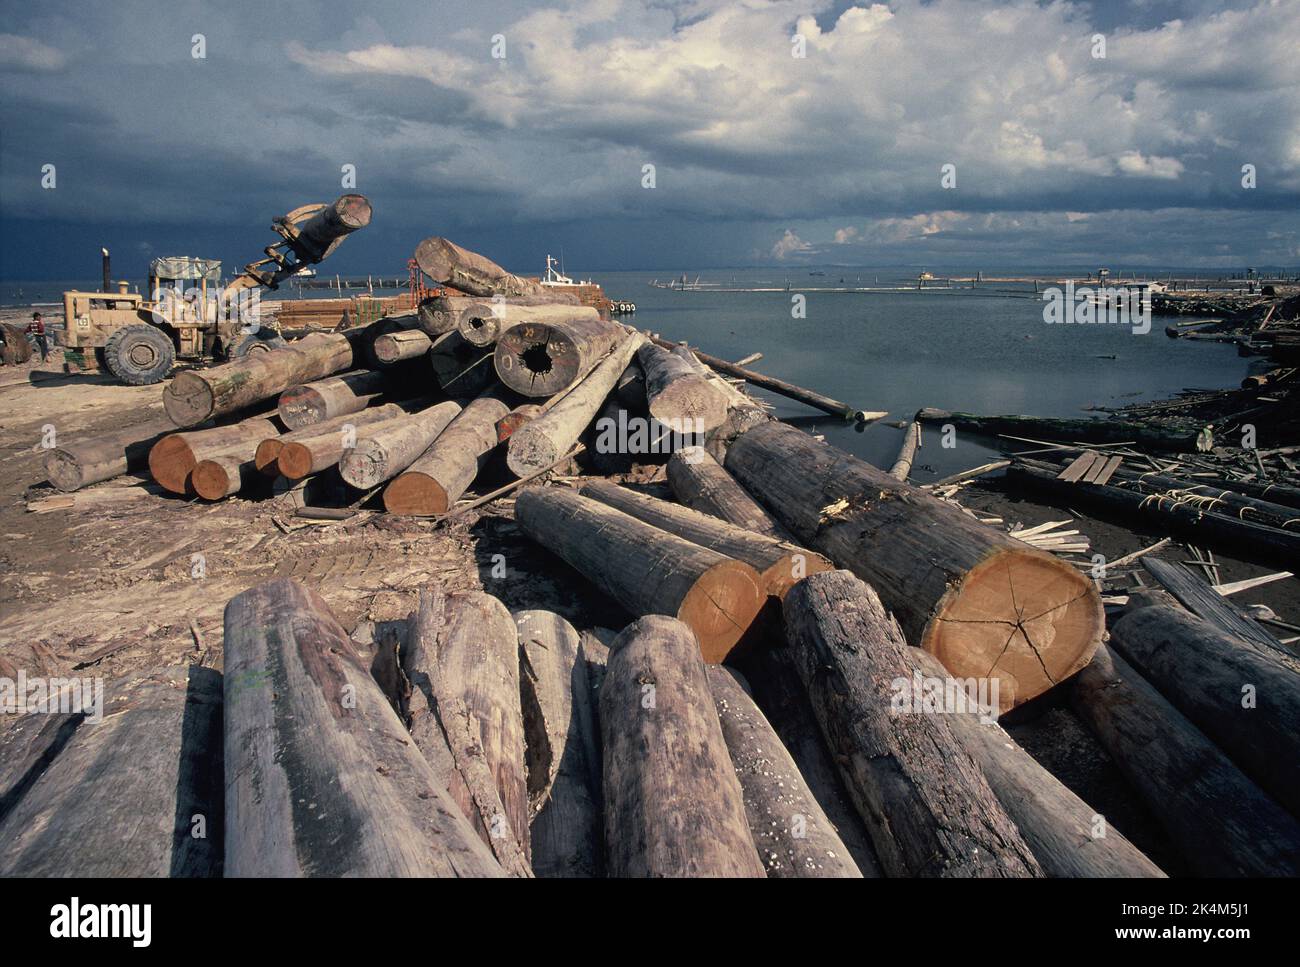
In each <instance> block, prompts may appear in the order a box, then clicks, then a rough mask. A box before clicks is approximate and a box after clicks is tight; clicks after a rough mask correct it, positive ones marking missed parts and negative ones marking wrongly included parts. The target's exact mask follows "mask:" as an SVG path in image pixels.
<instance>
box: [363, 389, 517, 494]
mask: <svg viewBox="0 0 1300 967" xmlns="http://www.w3.org/2000/svg"><path fill="white" fill-rule="evenodd" d="M509 411H510V408H509V407H508V406H507V405H506V404H505V403H504V402H502V401H501V399H500V398H499V397H498V396H496V395H494V394H488V395H485V396H480V397H478V398H477V399H475V400H472V401H470V403H468V404H467V405H466V406H465V408H464V409H463V410H461V411H460V412H459V413H458V414H456V418H455V419H453V420H452V421H451V422H450V423H448V424H447V428H446V429H445V430H443V431H442V432H441V433H439V434H438V438H437V439H436V440H435V441H434V442H433V444H432V445H431V446H430V447H429V448H428V449H427V450H425V451H424V453H422V454H421V455H420V457H419V458H418V459H417V460H415V461H414V462H413V463H412V464H411V465H410V466H409V467H407V468H406V469H405V470H403V471H402V472H401V474H399V475H398V476H397V477H396V478H395V479H394V480H393V481H392V483H390V484H389V485H388V486H387V487H386V488H384V509H385V510H387V511H388V512H389V513H390V514H412V515H419V516H426V517H431V516H434V515H436V514H445V513H447V511H449V510H450V509H451V507H452V505H453V504H454V503H456V501H457V500H459V499H460V497H461V495H462V494H463V493H465V491H466V490H467V489H468V488H469V485H470V484H472V483H473V482H474V478H475V477H477V476H478V473H479V471H480V470H481V469H483V464H484V463H485V462H486V461H487V459H488V456H489V454H490V453H491V452H492V449H493V448H494V447H495V446H496V445H497V428H496V425H497V421H498V420H500V419H501V418H503V417H504V416H505V415H506V414H507V413H508V412H509Z"/></svg>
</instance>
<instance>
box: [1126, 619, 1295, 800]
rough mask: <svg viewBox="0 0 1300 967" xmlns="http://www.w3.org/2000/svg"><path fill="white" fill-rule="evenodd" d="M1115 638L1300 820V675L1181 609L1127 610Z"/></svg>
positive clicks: (1176, 702) (1129, 657) (1145, 672)
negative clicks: (1129, 611) (1128, 611)
mask: <svg viewBox="0 0 1300 967" xmlns="http://www.w3.org/2000/svg"><path fill="white" fill-rule="evenodd" d="M1110 634H1111V644H1112V646H1113V647H1114V648H1115V650H1116V651H1118V652H1119V653H1120V654H1121V655H1123V656H1124V658H1125V659H1127V660H1128V661H1129V663H1130V664H1132V665H1133V666H1134V667H1135V668H1136V669H1137V671H1138V673H1139V674H1141V675H1142V677H1143V678H1145V679H1146V680H1147V681H1149V682H1150V683H1151V684H1152V685H1154V686H1155V687H1156V688H1158V689H1159V690H1160V692H1161V693H1162V694H1163V695H1164V696H1165V698H1167V699H1169V701H1170V702H1171V703H1172V704H1173V705H1174V707H1175V708H1177V709H1178V711H1180V712H1182V713H1183V714H1184V715H1185V716H1187V718H1188V719H1190V720H1191V721H1192V722H1193V723H1194V724H1195V725H1196V726H1197V727H1198V728H1199V729H1200V730H1201V731H1202V732H1204V733H1205V734H1206V735H1207V736H1209V737H1210V738H1211V739H1213V740H1214V742H1215V743H1216V744H1217V745H1218V746H1219V748H1220V749H1222V750H1223V751H1224V752H1226V753H1227V754H1228V756H1229V758H1231V759H1232V761H1233V762H1235V763H1236V764H1237V765H1238V766H1239V767H1240V768H1241V770H1242V771H1243V772H1244V773H1246V775H1248V776H1250V778H1251V779H1253V780H1254V781H1255V782H1256V783H1257V784H1258V785H1259V786H1260V788H1262V789H1263V790H1264V791H1265V792H1267V793H1268V794H1269V795H1271V796H1272V797H1273V798H1275V799H1276V800H1277V801H1278V802H1279V803H1281V804H1282V805H1283V806H1285V807H1286V808H1287V809H1289V810H1290V811H1291V813H1292V814H1293V815H1296V816H1300V675H1297V674H1296V673H1295V671H1294V670H1293V669H1291V668H1288V667H1285V666H1283V665H1282V664H1280V663H1278V662H1276V661H1274V660H1273V659H1272V658H1271V657H1270V656H1268V655H1265V654H1261V653H1260V652H1258V651H1256V650H1255V649H1253V648H1251V647H1250V646H1248V645H1246V644H1245V643H1243V642H1242V641H1241V640H1240V639H1239V638H1235V637H1233V636H1232V635H1229V634H1226V633H1224V632H1223V631H1222V630H1220V629H1217V628H1215V627H1214V626H1213V625H1211V624H1210V623H1209V622H1207V621H1203V620H1202V619H1200V618H1197V617H1196V616H1194V615H1191V614H1188V613H1187V612H1186V611H1184V610H1183V609H1182V608H1179V607H1169V606H1168V605H1162V604H1153V605H1150V606H1148V607H1144V608H1140V609H1134V610H1133V611H1132V612H1131V613H1127V612H1126V613H1125V614H1124V616H1123V617H1122V618H1120V620H1119V621H1117V622H1116V623H1115V626H1114V627H1113V628H1112V629H1111V633H1110Z"/></svg>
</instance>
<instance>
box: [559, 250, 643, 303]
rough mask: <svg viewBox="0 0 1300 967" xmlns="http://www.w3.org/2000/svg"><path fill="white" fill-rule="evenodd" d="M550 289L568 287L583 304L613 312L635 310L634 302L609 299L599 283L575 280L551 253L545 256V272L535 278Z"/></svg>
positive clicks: (589, 280)
mask: <svg viewBox="0 0 1300 967" xmlns="http://www.w3.org/2000/svg"><path fill="white" fill-rule="evenodd" d="M537 281H538V282H540V283H541V284H542V285H544V286H546V287H547V288H550V289H568V290H569V291H571V292H573V293H575V294H576V295H577V296H578V301H579V302H580V303H581V304H582V305H585V306H592V307H593V308H595V309H601V310H604V311H607V312H610V313H614V314H622V313H629V312H636V304H635V303H632V302H627V301H625V300H621V299H610V298H609V297H608V296H606V295H605V290H604V289H602V288H601V287H600V284H599V283H597V282H595V281H593V280H591V279H587V280H585V281H583V282H577V281H575V280H573V279H572V278H570V277H569V276H567V275H565V274H564V273H563V272H562V271H561V270H560V269H559V268H557V262H556V260H555V257H554V256H552V255H547V256H546V274H545V275H544V276H542V277H541V278H540V279H538V280H537Z"/></svg>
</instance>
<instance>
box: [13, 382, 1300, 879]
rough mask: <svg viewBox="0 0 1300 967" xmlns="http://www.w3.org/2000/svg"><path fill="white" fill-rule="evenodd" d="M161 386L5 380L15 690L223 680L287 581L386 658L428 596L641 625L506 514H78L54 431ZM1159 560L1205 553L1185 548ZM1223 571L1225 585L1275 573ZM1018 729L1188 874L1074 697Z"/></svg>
mask: <svg viewBox="0 0 1300 967" xmlns="http://www.w3.org/2000/svg"><path fill="white" fill-rule="evenodd" d="M161 389H162V388H161V387H160V386H148V387H128V386H123V385H119V384H117V383H116V382H115V381H114V380H113V379H112V378H111V377H108V376H89V375H71V376H68V375H64V374H63V373H62V372H60V371H59V369H57V368H56V366H55V364H54V363H53V362H51V363H50V364H48V365H45V366H40V365H31V364H29V365H26V366H18V367H0V675H13V674H16V670H17V668H19V667H21V668H25V669H26V670H27V671H28V673H29V674H47V675H51V674H67V673H69V672H71V671H73V670H80V669H83V668H85V669H93V672H90V673H91V674H94V675H96V676H103V677H104V678H107V679H112V678H114V677H117V676H119V675H123V674H126V673H128V672H131V671H135V670H138V669H141V668H145V667H148V666H154V665H170V664H181V663H189V662H198V663H201V664H205V665H208V666H211V667H215V668H220V667H221V664H222V610H223V608H224V607H225V604H226V602H227V601H228V600H229V599H230V598H231V597H232V596H234V595H235V594H237V593H239V592H240V591H243V590H245V589H246V588H248V587H250V586H252V585H255V584H257V583H259V582H261V581H265V580H268V579H270V578H273V577H282V576H287V577H294V578H296V579H298V580H300V581H302V582H303V583H305V584H307V585H309V586H311V587H312V588H314V589H315V590H317V591H318V592H319V593H320V594H321V595H322V596H323V597H324V598H325V600H326V601H327V602H328V603H329V604H330V606H331V607H332V608H333V609H334V612H335V614H336V615H337V617H338V618H339V620H340V622H341V623H342V624H343V626H344V628H346V629H347V630H348V631H349V632H350V633H352V635H353V637H354V638H355V639H356V640H357V641H358V643H359V644H361V645H372V644H373V643H374V641H375V640H376V638H377V637H378V635H379V634H381V633H383V631H384V629H385V628H386V627H387V626H389V624H390V623H393V622H400V621H401V620H402V619H403V618H404V617H405V616H406V614H408V613H409V612H410V611H411V610H412V609H413V607H414V604H415V601H416V596H417V589H418V588H419V587H420V586H421V585H422V584H425V583H427V582H437V583H439V584H441V585H443V586H444V587H445V588H447V589H449V590H460V589H470V588H483V589H485V590H488V591H490V592H491V593H493V594H495V595H497V596H498V597H500V598H501V599H502V600H503V601H504V602H505V603H506V604H507V606H509V607H510V608H511V609H512V610H513V609H519V608H527V607H544V608H549V609H551V610H554V611H557V612H559V613H561V614H563V615H564V616H565V617H566V618H568V619H569V620H570V621H571V622H572V623H573V624H574V625H575V627H577V628H578V629H579V630H580V631H582V630H588V629H593V628H597V627H602V628H620V627H622V626H623V624H625V623H626V622H627V621H628V620H629V616H628V615H626V614H625V613H623V612H622V611H621V609H620V608H619V607H618V606H617V605H615V604H614V603H613V602H611V601H610V600H609V599H607V598H605V597H604V596H603V595H601V594H600V593H599V592H597V591H596V590H595V589H594V588H593V587H591V585H589V584H588V583H587V582H586V581H584V580H583V579H582V578H581V577H579V576H578V575H577V574H576V573H575V572H573V571H571V570H569V569H568V568H567V566H565V565H564V564H562V563H561V562H559V561H558V560H557V559H556V558H554V557H551V556H550V555H549V554H548V553H547V552H546V551H544V550H542V549H541V548H539V547H537V546H536V545H534V544H532V543H531V542H530V541H528V540H527V539H526V538H524V537H523V535H522V534H521V533H519V531H518V529H517V528H516V526H515V524H514V522H513V519H512V503H511V502H510V501H509V500H503V501H500V502H498V503H495V504H492V505H489V506H488V507H487V508H484V510H483V511H482V512H481V513H471V514H469V515H466V516H465V517H464V518H461V519H459V520H457V521H455V522H454V523H449V524H443V525H436V524H434V523H433V522H431V521H427V520H417V519H410V518H394V517H389V516H386V515H383V514H364V515H362V516H360V517H358V518H354V519H352V520H350V521H346V522H316V521H307V520H304V519H301V518H297V517H294V516H293V513H294V510H295V509H296V506H297V505H298V503H299V502H301V500H302V496H301V494H298V493H293V492H290V493H281V494H279V495H275V494H268V495H266V496H264V497H259V498H256V499H243V498H232V499H229V500H226V501H223V502H220V503H216V504H207V503H204V502H201V501H196V500H188V499H184V498H181V497H176V496H173V495H170V494H166V493H163V492H160V491H159V490H158V489H157V488H156V487H155V486H154V485H153V484H152V483H151V482H149V481H148V480H146V479H144V478H141V477H135V476H131V477H125V478H120V479H118V480H113V481H106V482H104V483H101V484H97V485H94V486H92V487H89V488H86V489H84V490H82V491H79V492H78V493H77V494H75V495H71V496H72V497H73V500H71V501H68V500H66V499H63V496H62V495H59V494H58V492H57V491H55V490H53V489H52V488H51V487H50V486H49V485H48V484H47V483H45V480H44V472H43V448H42V440H43V438H46V437H47V435H48V433H49V432H50V428H53V432H54V433H55V435H56V439H58V440H75V439H77V438H79V437H84V436H89V435H93V434H94V433H96V432H97V431H101V430H105V429H109V428H115V427H121V426H126V425H130V424H134V423H141V422H146V421H148V420H152V419H157V418H159V417H160V416H161V415H162V392H161ZM50 498H56V499H55V500H53V501H52V502H51V501H50ZM963 501H964V502H965V503H966V504H967V506H970V507H972V508H974V509H977V510H979V511H982V512H985V513H988V514H992V515H995V516H1000V517H1003V518H1004V519H1005V521H1006V522H1007V523H1008V524H1010V523H1014V522H1020V523H1023V524H1025V525H1034V524H1038V523H1042V522H1044V521H1048V520H1063V519H1066V518H1067V517H1071V518H1075V517H1077V516H1078V515H1075V514H1073V513H1070V512H1069V511H1068V510H1067V511H1065V512H1063V511H1062V509H1061V508H1059V507H1051V506H1045V505H1041V504H1035V503H1029V502H1026V501H1023V500H1020V499H1018V498H1017V497H1016V496H1015V495H1011V494H1007V493H1004V492H1002V490H1001V489H1000V487H999V486H998V485H997V484H996V483H994V484H990V485H986V486H982V487H979V488H974V487H972V488H968V489H967V490H966V491H965V492H964V495H963ZM68 503H71V504H72V505H73V506H70V507H68V506H64V505H66V504H68ZM1077 526H1079V528H1080V529H1081V530H1082V531H1083V532H1084V533H1085V534H1086V535H1088V536H1089V537H1090V538H1091V541H1092V545H1093V548H1094V549H1095V550H1097V551H1099V552H1101V553H1103V554H1105V555H1106V556H1107V557H1108V558H1109V559H1114V558H1116V557H1118V556H1120V555H1122V554H1126V553H1128V552H1130V551H1134V550H1137V549H1139V548H1141V547H1145V546H1148V545H1150V544H1152V543H1154V542H1155V541H1156V540H1158V539H1159V537H1160V536H1163V535H1160V534H1156V533H1150V532H1147V533H1144V532H1142V531H1137V532H1134V531H1132V530H1130V529H1128V528H1127V527H1123V526H1116V525H1112V524H1108V523H1103V522H1101V521H1097V520H1090V519H1080V520H1079V523H1078V525H1077ZM1161 556H1162V557H1165V558H1166V559H1169V560H1184V559H1187V558H1188V557H1189V556H1190V555H1189V554H1188V552H1187V551H1186V549H1185V548H1184V547H1182V546H1181V545H1177V544H1173V545H1170V546H1169V547H1167V548H1165V549H1164V550H1163V551H1162V552H1161ZM1220 561H1221V565H1222V575H1223V580H1225V581H1231V580H1237V579H1239V578H1241V577H1245V576H1249V575H1253V574H1259V573H1264V572H1265V571H1266V570H1267V569H1266V568H1261V567H1256V566H1252V565H1248V564H1243V563H1241V562H1237V561H1233V560H1230V559H1226V558H1220ZM1243 598H1244V599H1245V600H1244V601H1243V600H1242V599H1243ZM1235 600H1237V601H1238V603H1243V604H1245V603H1256V602H1261V603H1265V604H1268V605H1270V606H1271V607H1272V608H1273V609H1274V610H1275V611H1277V612H1278V614H1279V615H1280V616H1282V617H1283V618H1284V619H1286V620H1289V621H1292V622H1295V623H1300V584H1298V583H1297V580H1296V579H1288V580H1287V581H1284V582H1279V583H1277V584H1273V585H1269V586H1267V587H1263V588H1259V589H1256V590H1255V591H1252V592H1249V593H1248V594H1246V595H1241V596H1238V598H1236V599H1235ZM1057 691H1058V692H1059V691H1060V690H1059V689H1058V690H1057ZM1005 724H1006V725H1007V726H1008V729H1009V730H1010V731H1011V732H1012V733H1013V734H1014V735H1015V736H1016V737H1017V738H1018V739H1019V740H1020V741H1021V742H1022V743H1023V744H1024V745H1025V747H1026V748H1027V749H1028V750H1029V751H1030V752H1031V753H1032V754H1033V755H1034V756H1035V757H1037V758H1038V759H1039V760H1040V761H1042V762H1043V763H1044V764H1045V765H1046V766H1047V767H1048V768H1049V769H1051V771H1053V772H1054V773H1055V774H1057V775H1058V776H1059V777H1060V778H1061V779H1062V780H1063V781H1065V782H1066V783H1067V784H1068V785H1070V786H1071V787H1072V788H1073V789H1074V790H1075V791H1076V792H1078V793H1079V794H1080V795H1081V796H1082V797H1083V798H1084V799H1085V800H1086V801H1088V802H1090V803H1091V804H1092V805H1093V806H1095V807H1096V808H1097V809H1098V810H1100V811H1101V812H1103V813H1104V814H1105V815H1106V816H1108V817H1109V818H1110V820H1111V822H1113V824H1114V825H1115V826H1116V827H1117V828H1119V829H1121V830H1122V831H1124V832H1125V833H1126V834H1127V835H1129V836H1130V838H1132V839H1134V841H1135V842H1137V844H1138V845H1139V846H1141V847H1142V848H1144V849H1146V850H1147V851H1148V853H1149V854H1150V855H1151V856H1152V858H1153V859H1154V860H1156V862H1157V863H1161V864H1162V865H1165V866H1166V868H1167V869H1169V871H1170V872H1171V873H1177V872H1179V870H1178V869H1177V868H1176V865H1175V864H1174V863H1173V861H1172V860H1171V859H1170V851H1169V850H1168V849H1167V846H1166V845H1165V844H1164V842H1163V839H1162V836H1161V834H1160V833H1159V831H1158V827H1157V825H1156V824H1155V823H1154V821H1152V819H1151V817H1150V815H1149V814H1147V813H1146V811H1145V810H1144V808H1143V807H1142V806H1141V804H1140V803H1138V802H1137V801H1136V799H1135V797H1134V796H1133V795H1132V793H1131V790H1129V788H1128V787H1127V785H1126V783H1125V782H1124V780H1123V779H1122V778H1121V777H1120V775H1119V773H1118V771H1117V770H1116V768H1115V766H1114V764H1113V763H1111V762H1110V761H1109V759H1108V758H1107V757H1106V755H1105V753H1104V752H1103V751H1102V750H1101V748H1100V747H1099V746H1098V745H1097V744H1096V742H1095V741H1094V740H1093V739H1092V738H1091V736H1089V735H1088V734H1087V733H1086V732H1085V731H1084V730H1083V728H1082V726H1081V725H1080V723H1079V722H1078V720H1077V719H1075V717H1074V716H1073V715H1072V713H1070V711H1069V710H1068V708H1066V707H1065V705H1064V701H1063V697H1062V696H1060V695H1057V694H1053V693H1049V694H1048V695H1047V696H1044V697H1043V698H1042V699H1039V700H1038V701H1036V702H1034V703H1032V707H1029V708H1026V709H1022V710H1017V712H1016V713H1015V714H1014V715H1013V716H1012V717H1010V718H1009V719H1008V720H1007V721H1006V723H1005Z"/></svg>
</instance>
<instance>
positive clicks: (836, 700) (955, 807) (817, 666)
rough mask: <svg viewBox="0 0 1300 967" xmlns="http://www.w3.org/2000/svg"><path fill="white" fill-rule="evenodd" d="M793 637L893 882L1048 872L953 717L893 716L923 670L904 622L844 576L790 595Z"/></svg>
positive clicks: (808, 583)
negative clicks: (901, 690) (904, 688)
mask: <svg viewBox="0 0 1300 967" xmlns="http://www.w3.org/2000/svg"><path fill="white" fill-rule="evenodd" d="M784 610H785V623H786V633H787V638H788V640H789V642H790V646H791V648H792V649H793V650H794V660H795V666H796V668H797V669H798V671H799V677H800V679H801V680H802V681H803V683H804V687H805V688H806V689H807V690H808V696H809V698H810V699H811V701H812V706H813V711H814V712H815V713H816V715H817V720H818V722H820V723H821V727H822V732H823V734H824V735H825V737H826V741H827V743H828V745H829V747H830V750H831V757H832V758H833V759H834V760H835V761H836V762H837V763H839V765H840V770H841V773H842V774H843V776H844V781H845V785H846V786H847V787H848V790H849V795H850V796H852V797H853V800H854V803H855V804H856V805H857V807H858V811H859V812H860V813H861V814H862V818H863V820H865V821H866V824H867V830H868V832H869V833H870V834H871V837H872V842H873V843H874V844H875V847H876V855H877V856H879V858H880V863H881V865H882V867H883V868H884V870H885V872H886V873H887V874H888V875H890V876H944V877H1023V876H1037V875H1039V874H1040V873H1041V870H1040V868H1039V865H1038V863H1037V861H1036V860H1035V859H1034V856H1033V853H1032V851H1031V850H1030V848H1029V846H1028V845H1027V844H1026V843H1025V841H1024V839H1023V838H1022V837H1021V835H1020V832H1019V830H1017V828H1016V825H1015V823H1014V822H1013V821H1012V820H1011V818H1010V816H1008V815H1007V813H1006V810H1005V809H1004V808H1003V806H1002V804H1001V803H1000V802H999V801H998V798H997V796H995V795H994V793H993V790H992V789H990V788H989V784H988V782H987V781H986V780H985V778H984V775H983V773H982V772H981V771H980V768H979V766H978V765H977V764H976V763H975V761H974V759H972V757H971V756H970V754H969V753H968V752H967V751H966V750H965V749H964V748H963V746H962V744H961V742H960V741H959V740H958V738H957V737H956V736H955V735H954V733H953V731H952V728H951V726H950V725H949V724H948V722H947V721H946V718H947V716H944V715H933V714H924V713H916V712H914V711H913V710H912V709H911V708H910V707H908V708H906V709H904V710H902V711H901V712H897V713H896V712H895V711H894V708H895V705H896V704H897V690H896V688H895V687H894V684H893V683H896V682H898V681H899V680H902V681H906V682H910V681H911V679H912V678H913V671H914V669H915V668H916V667H917V666H916V663H915V660H914V659H913V658H912V657H911V656H910V649H909V648H908V646H907V643H906V642H905V641H904V640H903V635H902V632H901V631H900V629H899V627H898V624H897V623H896V622H895V621H894V620H893V619H892V618H891V617H890V616H889V614H888V613H887V612H886V611H885V609H884V607H883V606H882V605H881V603H880V599H879V598H877V597H876V594H875V592H874V591H872V590H871V588H870V587H868V586H867V585H866V584H864V583H863V582H862V581H860V580H858V579H857V578H856V577H854V576H853V575H852V574H850V573H849V572H848V571H825V572H823V573H821V574H814V575H812V576H811V577H809V578H808V579H807V580H805V581H801V582H800V583H799V584H797V585H795V587H794V588H793V589H792V590H791V592H790V594H789V595H787V596H786V599H785V608H784Z"/></svg>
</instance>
